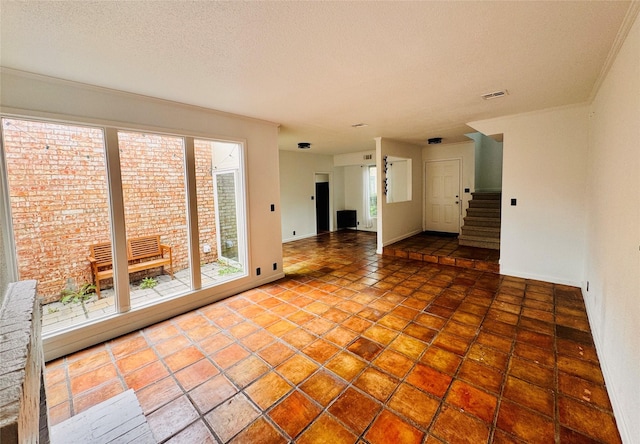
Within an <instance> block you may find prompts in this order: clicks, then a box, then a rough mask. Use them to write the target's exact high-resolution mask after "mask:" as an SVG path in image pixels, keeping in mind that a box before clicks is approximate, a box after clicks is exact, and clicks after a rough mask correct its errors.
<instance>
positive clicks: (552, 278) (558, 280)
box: [500, 267, 584, 288]
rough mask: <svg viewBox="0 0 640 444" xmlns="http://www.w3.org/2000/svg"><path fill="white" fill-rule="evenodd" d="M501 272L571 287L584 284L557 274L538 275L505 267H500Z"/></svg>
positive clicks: (506, 274)
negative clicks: (559, 276) (556, 275)
mask: <svg viewBox="0 0 640 444" xmlns="http://www.w3.org/2000/svg"><path fill="white" fill-rule="evenodd" d="M500 274H502V275H505V276H513V277H517V278H522V279H532V280H536V281H543V282H550V283H552V284H561V285H569V286H571V287H579V288H581V287H582V285H583V284H584V282H579V281H571V280H567V279H561V278H558V277H555V276H543V275H537V274H533V273H523V272H520V271H517V270H510V269H504V268H503V267H500Z"/></svg>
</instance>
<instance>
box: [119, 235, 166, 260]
mask: <svg viewBox="0 0 640 444" xmlns="http://www.w3.org/2000/svg"><path fill="white" fill-rule="evenodd" d="M127 250H128V251H127V252H128V253H129V260H137V259H145V258H147V257H152V256H159V255H161V254H162V249H161V248H160V236H145V237H137V238H134V239H130V240H129V241H128V242H127Z"/></svg>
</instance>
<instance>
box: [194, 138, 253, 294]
mask: <svg viewBox="0 0 640 444" xmlns="http://www.w3.org/2000/svg"><path fill="white" fill-rule="evenodd" d="M194 147H195V158H196V178H197V181H196V188H197V197H198V225H199V233H200V237H199V253H200V273H201V280H202V286H203V287H207V286H210V285H214V284H216V283H218V282H222V281H225V280H228V279H229V278H230V277H233V276H237V275H244V274H245V270H246V269H247V268H246V241H245V234H244V233H245V230H244V228H243V227H244V223H243V221H244V220H245V218H244V199H243V197H242V196H243V195H244V192H243V189H244V188H243V183H244V181H243V179H242V178H243V175H242V171H243V168H242V145H240V144H238V143H234V142H221V141H214V140H201V139H196V140H195V141H194Z"/></svg>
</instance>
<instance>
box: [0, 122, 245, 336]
mask: <svg viewBox="0 0 640 444" xmlns="http://www.w3.org/2000/svg"><path fill="white" fill-rule="evenodd" d="M105 141H106V142H105ZM2 148H3V151H2V154H3V156H2V157H4V164H3V165H2V166H3V169H4V170H5V173H4V174H5V175H6V179H7V184H8V193H7V194H8V198H9V204H10V205H9V206H10V222H11V225H12V234H13V241H14V242H15V251H16V257H15V262H16V264H17V272H18V277H19V279H21V280H24V279H36V280H37V281H38V293H39V295H40V296H41V297H42V298H43V302H44V304H45V305H44V307H43V332H44V333H45V334H46V333H50V332H54V331H59V330H66V329H69V328H73V327H75V326H78V325H81V324H84V323H86V322H93V321H96V320H99V319H100V318H101V317H105V316H113V315H115V314H117V313H119V312H126V311H128V310H129V309H136V308H139V307H142V306H147V305H151V304H157V303H161V302H162V301H165V300H169V299H175V298H178V297H182V296H185V295H188V294H191V293H193V292H194V291H198V290H199V289H201V288H203V287H210V286H213V285H218V284H221V283H224V282H228V281H230V280H233V279H237V278H239V277H243V276H246V275H247V273H246V270H247V269H248V267H247V263H246V257H247V244H246V220H245V193H244V175H243V172H244V168H243V145H242V144H241V143H237V142H228V141H215V140H202V139H194V138H191V137H188V136H176V135H163V134H154V133H149V132H137V131H128V130H117V129H112V128H106V129H103V128H96V127H86V126H74V125H67V124H60V123H49V122H39V121H31V120H23V119H10V118H3V119H2ZM190 150H193V154H194V155H190V154H189V153H190V152H191V151H190ZM190 162H191V163H190ZM188 171H194V173H192V174H191V175H190V174H189V173H188ZM189 183H192V184H195V186H194V187H193V188H190V187H189V185H188V184H189ZM189 189H194V190H195V196H194V198H191V197H190V196H189ZM189 202H191V204H190V203H189ZM189 215H192V216H189ZM112 217H113V220H112ZM194 240H195V241H194ZM123 261H126V262H125V263H123ZM116 263H118V265H115V264H116Z"/></svg>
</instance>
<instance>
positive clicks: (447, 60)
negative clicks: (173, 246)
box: [0, 0, 631, 154]
mask: <svg viewBox="0 0 640 444" xmlns="http://www.w3.org/2000/svg"><path fill="white" fill-rule="evenodd" d="M630 4H631V2H629V1H576V2H569V1H545V2H525V1H510V2H503V1H499V2H490V1H475V2H455V1H443V2H435V1H434V2H396V1H388V2H266V1H265V2H240V1H237V2H214V1H199V2H186V1H168V2H156V1H133V2H123V1H107V2H89V1H80V2H71V1H58V2H53V1H43V2H37V1H26V2H14V1H5V0H2V1H1V3H0V8H1V9H0V17H1V18H0V25H1V34H0V38H1V41H0V64H1V65H2V66H5V67H9V68H15V69H20V70H24V71H29V72H34V73H39V74H45V75H50V76H54V77H59V78H63V79H68V80H74V81H79V82H84V83H89V84H93V85H99V86H104V87H109V88H115V89H119V90H123V91H129V92H134V93H139V94H144V95H148V96H153V97H159V98H163V99H169V100H175V101H178V102H183V103H188V104H193V105H199V106H204V107H207V108H213V109H217V110H221V111H227V112H231V113H236V114H242V115H246V116H251V117H256V118H260V119H265V120H269V121H272V122H277V123H280V124H281V125H282V126H281V132H280V140H279V144H280V148H281V149H295V148H296V145H297V143H298V142H301V141H304V142H310V143H311V144H312V149H311V152H316V153H327V154H335V153H345V152H352V151H362V150H368V149H373V148H374V147H375V144H374V141H373V138H374V137H377V136H382V137H389V138H394V139H399V140H405V141H410V142H414V143H418V144H426V139H427V138H431V137H443V138H444V140H443V143H446V142H453V141H459V140H465V138H464V133H466V132H470V131H472V130H471V129H470V128H469V127H468V126H466V125H465V123H467V122H471V121H474V120H479V119H486V118H492V117H497V116H502V115H508V114H514V113H521V112H527V111H533V110H537V109H543V108H548V107H555V106H562V105H567V104H573V103H580V102H584V101H587V100H589V98H590V97H591V95H592V93H593V91H594V88H595V87H596V86H597V84H598V79H599V78H600V77H601V74H602V71H603V69H606V67H607V60H608V56H609V55H610V53H611V50H612V48H613V47H614V46H615V45H614V43H615V41H616V37H617V35H618V32H619V30H620V28H621V25H622V23H623V21H624V18H625V14H626V13H627V11H628V10H629V9H630ZM500 89H507V90H508V91H509V95H508V96H506V97H504V98H502V99H496V100H492V101H484V100H482V99H481V98H480V95H481V94H483V93H488V92H493V91H496V90H500ZM360 122H364V123H367V124H368V125H369V126H367V127H365V128H359V129H354V128H352V127H351V125H352V124H355V123H360Z"/></svg>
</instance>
